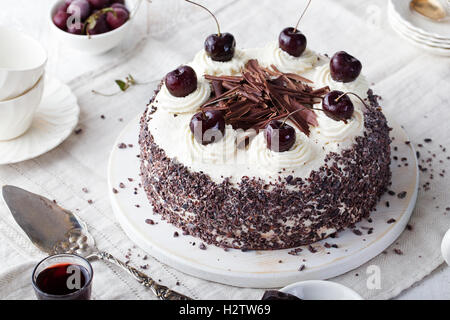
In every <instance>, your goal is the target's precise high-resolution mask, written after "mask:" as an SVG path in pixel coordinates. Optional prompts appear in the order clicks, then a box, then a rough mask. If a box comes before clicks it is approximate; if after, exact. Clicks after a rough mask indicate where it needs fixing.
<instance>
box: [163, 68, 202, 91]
mask: <svg viewBox="0 0 450 320" xmlns="http://www.w3.org/2000/svg"><path fill="white" fill-rule="evenodd" d="M165 84H166V87H167V90H169V92H170V94H171V95H173V96H175V97H179V98H181V97H186V96H187V95H188V94H191V93H192V92H194V91H195V90H196V89H197V74H196V73H195V71H194V69H192V68H191V67H189V66H180V67H178V68H176V69H175V70H173V71H171V72H169V73H168V74H167V75H166V78H165Z"/></svg>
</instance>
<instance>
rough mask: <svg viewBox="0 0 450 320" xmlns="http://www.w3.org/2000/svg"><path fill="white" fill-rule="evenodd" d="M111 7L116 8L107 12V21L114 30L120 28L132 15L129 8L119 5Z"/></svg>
mask: <svg viewBox="0 0 450 320" xmlns="http://www.w3.org/2000/svg"><path fill="white" fill-rule="evenodd" d="M111 9H112V10H114V12H108V13H107V14H106V22H107V23H108V25H109V27H110V28H111V29H112V30H113V29H117V28H119V27H120V26H122V25H123V24H124V23H125V22H127V20H128V18H129V17H130V15H129V13H128V10H124V9H122V8H119V7H112V8H111Z"/></svg>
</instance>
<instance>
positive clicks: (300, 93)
mask: <svg viewBox="0 0 450 320" xmlns="http://www.w3.org/2000/svg"><path fill="white" fill-rule="evenodd" d="M205 79H207V80H210V81H211V83H212V88H213V98H211V99H210V100H208V101H207V102H205V103H204V104H203V105H202V107H201V109H202V110H203V111H206V110H220V111H223V112H224V116H225V122H226V123H227V124H231V125H232V126H233V128H234V129H237V128H241V129H244V130H247V129H250V128H252V129H255V130H259V129H263V128H265V126H266V125H267V124H268V123H269V122H270V121H272V120H281V119H285V118H286V117H288V116H289V115H290V118H289V119H290V121H292V122H293V123H294V125H295V126H296V127H297V128H298V129H299V130H300V131H302V132H303V133H304V134H306V135H309V132H310V130H309V127H310V126H317V124H318V123H317V116H316V114H315V112H314V111H313V110H312V106H313V105H314V104H315V103H318V102H320V101H321V99H322V97H323V96H324V95H325V94H326V93H327V92H329V91H330V89H329V88H328V87H324V88H319V89H313V88H312V87H311V86H309V84H311V83H312V81H310V80H308V79H306V78H304V77H302V76H299V75H297V74H293V73H282V72H281V71H279V70H278V69H277V68H276V67H275V66H271V69H267V68H263V67H261V66H260V65H259V63H258V61H257V60H254V59H252V60H249V61H248V62H247V64H246V66H245V68H244V69H243V70H242V76H212V75H205Z"/></svg>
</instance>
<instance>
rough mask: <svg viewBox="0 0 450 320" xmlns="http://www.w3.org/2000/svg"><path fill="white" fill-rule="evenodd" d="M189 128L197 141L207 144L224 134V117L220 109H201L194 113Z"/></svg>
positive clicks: (217, 139)
mask: <svg viewBox="0 0 450 320" xmlns="http://www.w3.org/2000/svg"><path fill="white" fill-rule="evenodd" d="M189 128H190V129H191V132H192V133H193V134H194V138H195V140H196V141H197V142H198V143H201V144H202V145H207V144H210V143H213V142H217V141H219V140H220V139H221V138H222V137H223V136H224V134H225V119H224V117H223V114H222V112H220V111H217V110H210V111H205V112H203V111H201V112H198V113H196V114H194V116H193V117H192V119H191V122H190V124H189Z"/></svg>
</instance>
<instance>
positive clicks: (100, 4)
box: [88, 0, 110, 9]
mask: <svg viewBox="0 0 450 320" xmlns="http://www.w3.org/2000/svg"><path fill="white" fill-rule="evenodd" d="M88 1H89V4H90V5H91V7H92V8H94V9H103V8H105V7H107V6H109V4H110V1H109V0H88Z"/></svg>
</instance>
